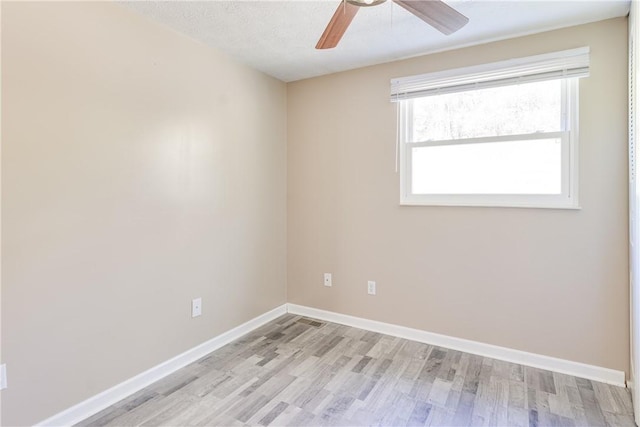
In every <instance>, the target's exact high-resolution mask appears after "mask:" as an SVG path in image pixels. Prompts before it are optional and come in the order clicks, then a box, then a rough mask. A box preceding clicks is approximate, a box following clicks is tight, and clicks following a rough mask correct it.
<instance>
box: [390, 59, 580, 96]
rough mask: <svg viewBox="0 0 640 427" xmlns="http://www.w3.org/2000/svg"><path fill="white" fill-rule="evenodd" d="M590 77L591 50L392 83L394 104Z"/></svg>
mask: <svg viewBox="0 0 640 427" xmlns="http://www.w3.org/2000/svg"><path fill="white" fill-rule="evenodd" d="M588 76H589V47H581V48H578V49H571V50H564V51H561V52H553V53H547V54H543V55H536V56H529V57H526V58H516V59H510V60H507V61H500V62H493V63H491V64H483V65H477V66H473V67H465V68H456V69H453V70H446V71H438V72H435V73H428V74H421V75H417V76H409V77H401V78H397V79H392V80H391V101H392V102H396V101H401V100H403V99H411V98H418V97H422V96H429V95H440V94H443V93H453V92H464V91H467V90H474V89H482V88H486V87H496V86H507V85H513V84H518V83H528V82H536V81H542V80H554V79H561V78H572V77H588Z"/></svg>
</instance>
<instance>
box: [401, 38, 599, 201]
mask: <svg viewBox="0 0 640 427" xmlns="http://www.w3.org/2000/svg"><path fill="white" fill-rule="evenodd" d="M588 58H589V56H588V48H582V49H574V50H571V51H564V52H556V53H553V54H548V55H540V56H536V57H529V58H521V59H517V60H511V61H504V62H500V63H494V64H486V65H483V66H479V67H470V68H465V69H458V70H451V71H446V72H440V73H432V74H425V75H422V76H414V77H408V78H404V79H396V80H392V98H391V99H392V101H394V102H398V104H399V115H398V138H399V151H400V153H399V154H400V181H401V189H400V191H401V197H400V202H401V204H405V205H459V206H512V207H540V208H577V207H578V193H577V191H578V182H577V176H578V164H577V149H578V138H577V137H578V134H577V129H578V126H577V120H578V79H579V77H585V76H587V75H588Z"/></svg>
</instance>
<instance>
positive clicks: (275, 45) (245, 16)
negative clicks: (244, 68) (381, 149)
mask: <svg viewBox="0 0 640 427" xmlns="http://www.w3.org/2000/svg"><path fill="white" fill-rule="evenodd" d="M447 3H448V4H449V5H450V6H452V7H454V8H455V9H457V10H458V11H459V12H461V13H462V14H464V15H466V16H467V17H469V23H468V24H467V25H466V26H465V27H464V28H462V29H461V30H460V31H458V32H457V33H454V34H453V35H450V36H445V35H443V34H441V33H440V32H438V31H437V30H435V29H433V28H432V27H430V26H429V25H427V24H425V23H424V22H423V21H421V20H420V19H418V18H416V17H415V16H413V15H411V14H410V13H409V12H407V11H406V10H404V9H402V8H401V7H399V6H397V5H394V4H393V3H392V2H391V1H387V2H386V3H384V4H382V5H379V6H374V7H366V8H361V10H360V11H359V12H358V14H357V15H356V17H355V19H354V20H353V22H352V24H351V26H350V27H349V29H348V30H347V32H346V33H345V35H344V37H343V38H342V40H341V42H340V44H339V45H338V47H336V48H334V49H330V50H316V49H315V48H314V47H315V45H316V42H317V41H318V39H319V37H320V35H321V34H322V32H323V31H324V28H325V26H326V25H327V23H328V22H329V20H330V19H331V16H332V15H333V13H334V11H335V9H336V8H337V6H338V4H339V0H320V1H319V0H297V1H293V0H292V1H268V0H260V1H237V0H236V1H134V2H123V4H125V5H126V6H127V7H129V8H131V9H134V10H135V11H137V12H138V13H140V14H142V15H145V16H147V17H149V18H151V19H154V20H156V21H159V22H161V23H163V24H165V25H168V26H169V27H171V28H173V29H175V30H176V31H178V32H181V33H183V34H186V35H188V36H190V37H192V38H194V39H196V40H200V41H202V42H204V43H205V44H207V45H209V46H212V47H215V48H219V49H221V50H223V51H225V52H227V53H228V54H230V55H231V56H233V57H234V58H236V59H238V60H239V61H241V62H244V63H246V64H248V65H250V66H252V67H254V68H256V69H258V70H261V71H263V72H265V73H267V74H270V75H272V76H274V77H276V78H278V79H280V80H283V81H285V82H289V81H294V80H300V79H304V78H308V77H314V76H319V75H323V74H329V73H333V72H336V71H343V70H348V69H353V68H359V67H363V66H367V65H373V64H380V63H383V62H389V61H393V60H396V59H401V58H407V57H411V56H417V55H423V54H426V53H432V52H436V51H442V50H448V49H454V48H457V47H462V46H468V45H473V44H479V43H485V42H488V41H492V40H499V39H506V38H512V37H516V36H519V35H524V34H531V33H537V32H541V31H547V30H550V29H555V28H561V27H568V26H572V25H578V24H583V23H587V22H594V21H599V20H603V19H608V18H613V17H617V16H625V15H626V14H627V13H628V11H629V5H630V0H587V1H581V0H563V1H548V0H547V1H542V0H537V1H523V0H503V1H495V0H492V1H487V0H448V1H447Z"/></svg>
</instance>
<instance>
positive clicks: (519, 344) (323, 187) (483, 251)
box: [287, 18, 629, 371]
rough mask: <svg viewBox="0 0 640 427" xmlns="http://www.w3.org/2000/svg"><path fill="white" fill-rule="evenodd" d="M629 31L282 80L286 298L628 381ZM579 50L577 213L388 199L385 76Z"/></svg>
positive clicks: (395, 184) (393, 184)
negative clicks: (585, 67)
mask: <svg viewBox="0 0 640 427" xmlns="http://www.w3.org/2000/svg"><path fill="white" fill-rule="evenodd" d="M626 34H627V21H626V19H625V18H620V19H614V20H608V21H603V22H600V23H594V24H589V25H584V26H579V27H574V28H569V29H564V30H559V31H553V32H548V33H543V34H538V35H533V36H528V37H522V38H518V39H512V40H508V41H501V42H496V43H491V44H486V45H481V46H475V47H470V48H465V49H460V50H456V51H450V52H445V53H439V54H434V55H428V56H423V57H420V58H414V59H409V60H405V61H399V62H393V63H388V64H383V65H377V66H372V67H368V68H364V69H358V70H353V71H349V72H344V73H338V74H333V75H329V76H324V77H318V78H313V79H309V80H304V81H300V82H297V83H291V84H289V85H288V104H287V108H288V128H289V132H288V211H287V212H288V243H287V253H288V263H287V265H288V277H287V283H288V301H289V302H291V303H297V304H304V305H308V306H312V307H317V308H321V309H327V310H332V311H337V312H340V313H347V314H350V315H355V316H361V317H365V318H369V319H375V320H379V321H384V322H390V323H396V324H400V325H405V326H409V327H414V328H419V329H424V330H427V331H432V332H437V333H442V334H447V335H451V336H455V337H461V338H466V339H471V340H476V341H480V342H485V343H491V344H496V345H500V346H506V347H511V348H515V349H520V350H525V351H529V352H533V353H539V354H545V355H549V356H555V357H560V358H565V359H569V360H573V361H578V362H584V363H589V364H594V365H599V366H604V367H608V368H613V369H618V370H625V371H628V366H629V357H628V352H629V345H628V341H629V329H628V323H629V321H628V319H629V305H628V274H629V273H628V263H627V257H628V253H627V221H628V216H627V145H626V144H627V143H626V140H627V74H626V73H627V59H626V58H627V35H626ZM585 45H586V46H590V47H591V52H592V53H591V76H590V77H589V78H586V79H583V80H582V81H581V83H580V85H581V86H580V159H579V160H580V203H581V205H582V210H579V211H576V210H544V209H509V208H470V207H401V206H399V205H398V202H399V178H398V175H397V174H396V173H395V171H394V160H395V154H394V150H395V129H396V125H395V123H396V113H395V108H394V105H392V104H391V103H390V102H389V80H390V79H391V78H393V77H402V76H407V75H413V74H420V73H425V72H430V71H437V70H444V69H448V68H455V67H462V66H468V65H474V64H480V63H486V62H492V61H498V60H502V59H507V58H512V57H520V56H527V55H534V54H540V53H545V52H549V51H555V50H562V49H569V48H576V47H581V46H585ZM324 272H331V273H333V287H331V288H326V287H324V286H323V285H322V273H324ZM367 280H375V281H377V293H378V294H377V296H368V295H367V293H366V283H367Z"/></svg>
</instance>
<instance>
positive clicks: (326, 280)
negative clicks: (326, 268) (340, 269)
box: [324, 273, 331, 286]
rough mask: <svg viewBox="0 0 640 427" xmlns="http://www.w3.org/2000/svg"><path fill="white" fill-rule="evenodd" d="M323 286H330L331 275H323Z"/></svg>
mask: <svg viewBox="0 0 640 427" xmlns="http://www.w3.org/2000/svg"><path fill="white" fill-rule="evenodd" d="M324 285H325V286H331V273H324Z"/></svg>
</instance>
